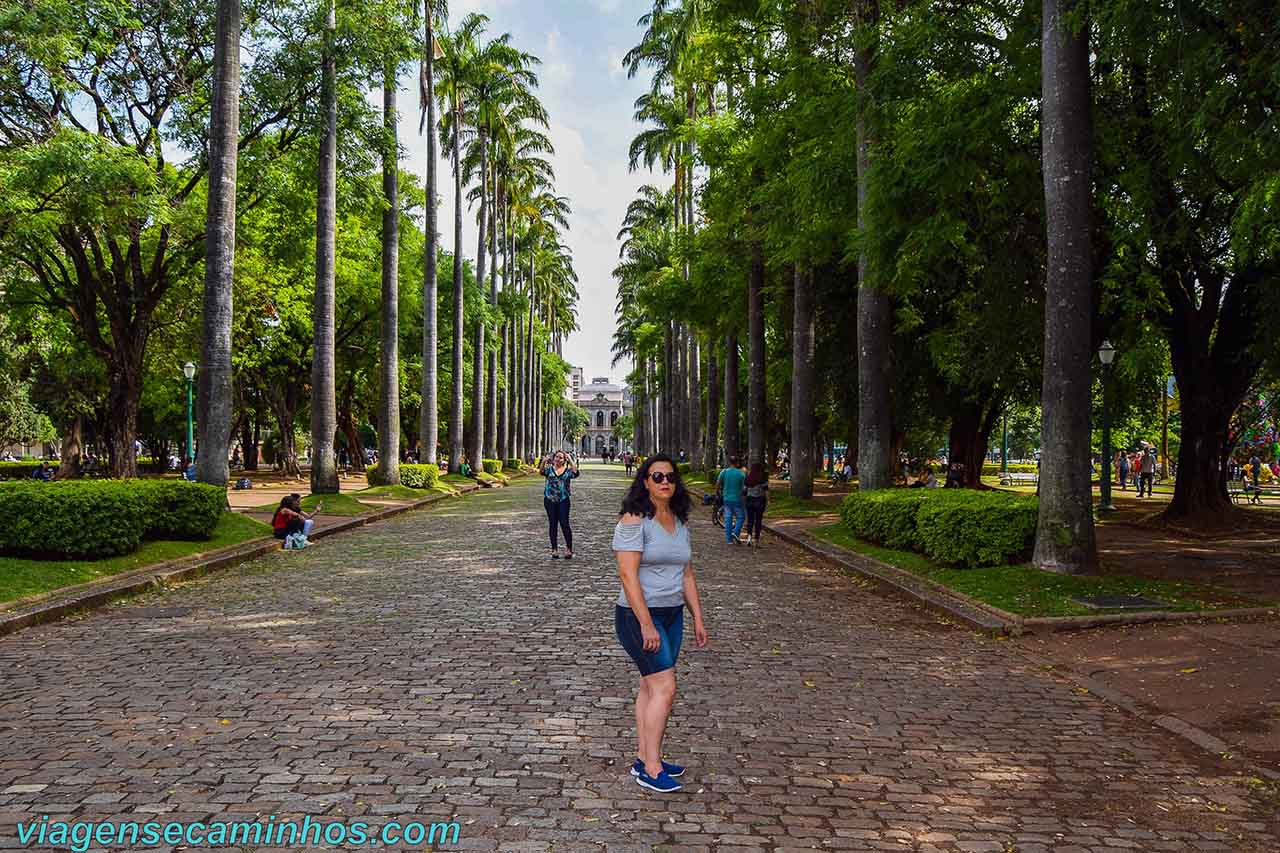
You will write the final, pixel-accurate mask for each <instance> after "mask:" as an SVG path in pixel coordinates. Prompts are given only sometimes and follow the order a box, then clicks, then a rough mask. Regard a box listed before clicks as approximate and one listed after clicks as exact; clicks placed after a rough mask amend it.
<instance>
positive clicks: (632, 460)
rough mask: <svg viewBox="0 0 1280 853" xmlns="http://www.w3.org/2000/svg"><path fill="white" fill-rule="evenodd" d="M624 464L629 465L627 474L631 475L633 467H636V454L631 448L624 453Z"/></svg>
mask: <svg viewBox="0 0 1280 853" xmlns="http://www.w3.org/2000/svg"><path fill="white" fill-rule="evenodd" d="M622 464H623V465H625V466H626V467H627V476H628V477H630V476H631V471H632V469H634V468H635V467H636V457H635V454H634V453H632V452H631V451H630V450H628V451H627V452H626V453H624V454H622Z"/></svg>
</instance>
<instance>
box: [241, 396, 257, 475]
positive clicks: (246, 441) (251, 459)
mask: <svg viewBox="0 0 1280 853" xmlns="http://www.w3.org/2000/svg"><path fill="white" fill-rule="evenodd" d="M240 450H241V451H242V452H243V453H244V460H243V465H244V470H245V471H257V470H258V412H257V411H256V410H253V411H250V412H249V417H247V418H245V419H244V423H243V424H241V426H240Z"/></svg>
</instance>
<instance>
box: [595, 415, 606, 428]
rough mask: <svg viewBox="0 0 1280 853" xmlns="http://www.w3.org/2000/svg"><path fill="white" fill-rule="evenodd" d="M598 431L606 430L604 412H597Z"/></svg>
mask: <svg viewBox="0 0 1280 853" xmlns="http://www.w3.org/2000/svg"><path fill="white" fill-rule="evenodd" d="M596 429H604V412H596Z"/></svg>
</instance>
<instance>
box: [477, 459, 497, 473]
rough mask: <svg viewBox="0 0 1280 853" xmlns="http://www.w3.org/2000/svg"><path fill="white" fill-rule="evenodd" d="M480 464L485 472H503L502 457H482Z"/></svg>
mask: <svg viewBox="0 0 1280 853" xmlns="http://www.w3.org/2000/svg"><path fill="white" fill-rule="evenodd" d="M480 464H481V465H482V466H483V467H484V472H485V473H486V474H501V473H502V460H501V459H481V460H480Z"/></svg>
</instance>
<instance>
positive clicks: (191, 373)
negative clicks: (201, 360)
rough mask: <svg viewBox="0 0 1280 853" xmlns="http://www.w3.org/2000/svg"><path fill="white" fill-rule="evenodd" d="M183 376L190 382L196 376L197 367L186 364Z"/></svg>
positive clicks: (189, 363)
mask: <svg viewBox="0 0 1280 853" xmlns="http://www.w3.org/2000/svg"><path fill="white" fill-rule="evenodd" d="M182 375H183V376H185V377H187V380H188V381H190V380H191V379H194V378H195V375H196V366H195V365H194V364H192V363H191V362H189V361H188V362H187V363H186V364H184V365H182Z"/></svg>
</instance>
